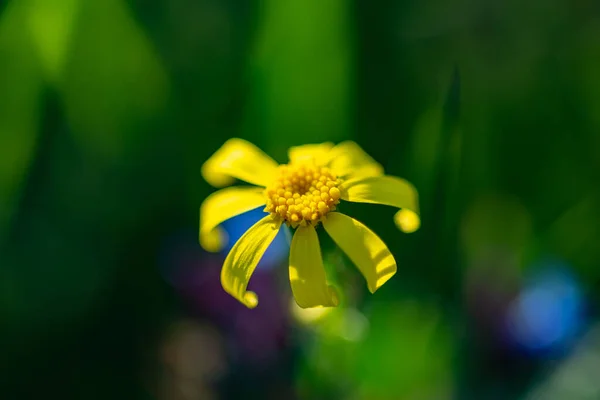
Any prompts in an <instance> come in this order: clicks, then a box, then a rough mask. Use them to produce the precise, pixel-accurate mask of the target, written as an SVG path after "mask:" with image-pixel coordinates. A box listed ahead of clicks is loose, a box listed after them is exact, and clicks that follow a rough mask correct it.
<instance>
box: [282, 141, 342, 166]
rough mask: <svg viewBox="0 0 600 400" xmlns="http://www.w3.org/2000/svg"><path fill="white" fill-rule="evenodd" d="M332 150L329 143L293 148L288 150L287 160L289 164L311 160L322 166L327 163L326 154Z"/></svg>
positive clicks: (331, 144)
mask: <svg viewBox="0 0 600 400" xmlns="http://www.w3.org/2000/svg"><path fill="white" fill-rule="evenodd" d="M332 148H333V143H331V142H325V143H319V144H305V145H302V146H294V147H290V148H289V150H288V158H289V159H290V162H302V161H306V160H313V161H314V162H315V163H316V164H317V165H323V164H325V163H327V161H328V153H329V151H330V150H331V149H332Z"/></svg>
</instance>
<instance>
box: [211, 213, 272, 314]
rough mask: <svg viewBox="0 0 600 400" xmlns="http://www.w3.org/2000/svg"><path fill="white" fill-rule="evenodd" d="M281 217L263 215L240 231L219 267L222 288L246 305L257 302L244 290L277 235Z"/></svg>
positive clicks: (254, 297)
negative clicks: (245, 229) (247, 227)
mask: <svg viewBox="0 0 600 400" xmlns="http://www.w3.org/2000/svg"><path fill="white" fill-rule="evenodd" d="M280 227H281V221H279V220H274V219H273V217H271V216H270V215H267V216H266V217H264V218H263V219H261V220H260V221H258V222H257V223H256V224H254V225H252V226H251V227H250V229H248V230H247V231H246V233H244V234H243V235H242V237H241V238H240V239H239V240H238V241H237V242H236V243H235V244H234V245H233V248H232V249H231V251H230V252H229V254H227V258H225V262H224V263H223V269H222V270H221V284H222V285H223V289H225V291H226V292H227V293H229V294H230V295H232V296H233V297H235V298H236V299H238V300H239V301H240V302H242V303H243V304H244V305H245V306H246V307H248V308H254V307H256V306H257V305H258V297H257V296H256V293H254V292H247V291H246V288H247V287H248V282H249V281H250V277H251V276H252V273H253V272H254V269H255V268H256V266H257V265H258V262H259V261H260V259H261V258H262V256H263V254H265V251H266V250H267V248H268V247H269V245H270V244H271V242H272V241H273V239H275V236H277V232H279V228H280Z"/></svg>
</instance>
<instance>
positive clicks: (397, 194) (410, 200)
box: [342, 175, 420, 233]
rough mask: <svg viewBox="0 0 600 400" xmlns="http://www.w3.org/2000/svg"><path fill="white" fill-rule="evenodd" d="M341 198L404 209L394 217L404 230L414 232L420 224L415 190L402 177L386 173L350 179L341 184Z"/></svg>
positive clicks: (417, 198)
mask: <svg viewBox="0 0 600 400" xmlns="http://www.w3.org/2000/svg"><path fill="white" fill-rule="evenodd" d="M342 199H343V200H346V201H352V202H355V203H373V204H385V205H388V206H392V207H397V208H401V209H403V211H404V210H406V211H404V212H403V213H397V214H396V216H395V217H394V221H395V222H396V224H397V225H398V227H399V228H400V229H401V230H402V231H404V232H407V233H410V232H414V231H415V230H417V229H418V228H419V226H420V220H419V197H418V194H417V190H416V189H415V187H414V186H413V185H412V184H411V183H409V182H408V181H406V180H404V179H400V178H397V177H395V176H387V175H385V176H368V177H361V178H355V179H350V180H348V181H345V182H344V183H343V184H342Z"/></svg>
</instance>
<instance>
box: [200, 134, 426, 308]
mask: <svg viewBox="0 0 600 400" xmlns="http://www.w3.org/2000/svg"><path fill="white" fill-rule="evenodd" d="M288 155H289V160H290V161H289V163H288V164H285V165H277V163H276V162H275V161H273V159H271V158H270V157H269V156H267V155H266V154H264V153H263V152H262V151H261V150H260V149H258V148H257V147H256V146H254V145H252V144H251V143H249V142H247V141H245V140H242V139H230V140H228V141H227V142H226V143H225V144H224V145H223V146H222V147H221V148H220V149H219V150H217V152H216V153H215V154H213V156H212V157H210V159H208V160H207V161H206V163H204V165H203V166H202V175H203V176H204V178H205V179H206V181H207V182H208V183H210V184H212V185H213V186H216V187H223V186H226V185H229V184H231V183H233V182H234V180H235V179H240V180H242V181H246V182H248V183H251V184H254V185H257V186H258V187H253V186H240V187H235V186H234V187H230V188H226V189H222V190H219V191H217V192H215V193H213V194H212V195H210V196H209V197H208V198H206V200H205V201H204V203H203V204H202V206H201V208H200V244H201V245H202V246H203V247H204V248H205V249H206V250H209V251H218V250H220V249H221V248H222V247H223V246H224V244H225V242H226V239H227V238H226V237H225V232H224V231H223V230H222V229H221V228H220V227H219V225H220V224H221V223H222V222H223V221H225V220H227V219H229V218H232V217H234V216H236V215H239V214H241V213H244V212H246V211H250V210H252V209H254V208H256V207H259V206H261V205H264V206H265V211H266V212H268V213H269V214H268V215H267V216H265V217H264V218H263V219H261V220H260V221H258V222H257V223H256V224H254V225H253V226H252V227H251V228H250V229H248V231H246V233H244V235H242V237H241V238H240V239H239V240H238V241H237V243H235V245H234V246H233V248H232V249H231V251H230V252H229V254H228V255H227V257H226V259H225V262H224V264H223V269H222V271H221V283H222V285H223V288H224V289H225V291H226V292H227V293H229V294H231V295H232V296H233V297H235V298H236V299H238V300H239V301H240V302H242V303H243V304H245V305H246V306H247V307H249V308H254V307H256V305H257V304H258V297H257V296H256V294H255V293H253V292H250V291H247V290H246V288H247V286H248V282H249V280H250V277H251V276H252V273H253V272H254V269H255V268H256V265H257V264H258V262H259V261H260V259H261V258H262V256H263V254H264V252H265V251H266V250H267V248H268V247H269V245H270V244H271V242H272V241H273V239H274V238H275V236H276V235H277V232H278V231H279V228H280V227H281V225H282V224H283V223H285V224H287V225H288V226H290V227H291V228H293V229H295V232H294V236H293V238H292V243H291V247H290V258H289V276H290V284H291V287H292V293H293V294H294V298H295V299H296V302H297V303H298V305H299V306H300V307H302V308H310V307H319V306H325V307H331V306H337V305H338V303H339V299H338V295H337V293H336V291H335V289H334V288H333V287H332V286H330V285H329V284H328V283H327V277H326V276H325V270H324V268H323V260H322V258H321V249H320V246H319V240H318V238H317V232H316V230H315V228H316V227H317V226H318V225H319V224H322V225H323V228H325V231H326V232H327V233H328V234H329V235H330V236H331V238H332V239H333V241H334V242H335V243H336V244H337V245H338V246H339V247H340V248H341V249H342V250H343V251H344V252H345V253H346V255H347V256H348V257H349V258H350V260H351V261H352V262H353V263H354V264H355V265H356V266H357V267H358V269H359V270H360V272H361V273H362V274H363V276H364V277H365V279H366V281H367V286H368V288H369V290H370V291H371V293H373V292H375V291H376V290H377V289H378V288H380V287H381V286H382V285H383V284H384V283H385V282H386V281H387V280H388V279H390V278H391V277H392V276H393V275H394V274H395V273H396V261H395V260H394V257H393V256H392V254H391V253H390V251H389V250H388V248H387V246H386V245H385V243H383V241H382V240H381V239H380V238H379V237H378V236H377V235H376V234H375V233H373V232H372V231H371V230H370V229H369V228H367V227H366V226H365V225H363V224H362V223H361V222H359V221H357V220H355V219H353V218H351V217H348V216H346V215H344V214H341V213H339V212H336V209H337V207H338V206H339V204H340V201H342V200H343V201H350V202H358V203H375V204H385V205H389V206H393V207H397V208H400V209H401V210H400V211H398V213H396V215H395V217H394V221H395V222H396V225H397V226H398V227H399V228H400V229H401V230H403V231H404V232H412V231H415V230H416V229H418V227H419V224H420V220H419V216H418V200H417V191H416V190H415V188H414V187H413V186H412V185H411V184H410V183H408V182H407V181H405V180H403V179H400V178H396V177H393V176H387V175H384V174H383V168H382V167H381V165H380V164H378V163H377V162H375V160H373V159H372V158H371V157H370V156H369V155H368V154H366V153H365V152H364V151H363V150H362V149H361V148H360V147H359V146H358V145H357V144H356V143H354V142H350V141H347V142H342V143H340V144H338V145H336V146H334V145H333V144H332V143H323V144H310V145H304V146H298V147H292V148H290V150H289V154H288Z"/></svg>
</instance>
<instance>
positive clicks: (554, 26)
mask: <svg viewBox="0 0 600 400" xmlns="http://www.w3.org/2000/svg"><path fill="white" fill-rule="evenodd" d="M599 132H600V7H598V4H597V2H594V1H591V0H580V1H566V0H562V1H561V0H532V1H529V2H520V1H516V0H509V1H504V2H493V1H489V0H473V1H469V0H455V1H442V0H430V1H412V0H407V1H391V0H376V1H363V0H360V1H344V0H329V1H320V0H304V1H301V0H289V1H287V0H286V1H280V0H268V1H250V2H246V1H234V0H224V1H217V0H154V1H142V0H10V1H6V0H4V1H0V321H1V322H0V325H1V326H2V328H0V332H1V333H0V340H1V343H2V347H1V349H0V357H1V362H0V368H1V370H0V385H1V386H0V398H3V399H7V400H12V399H33V398H40V397H44V398H57V399H67V398H69V399H70V398H73V399H107V398H114V399H121V398H122V399H138V398H139V399H155V398H156V399H205V398H206V399H210V398H240V397H245V398H263V399H281V398H302V399H304V398H310V399H313V398H314V399H319V398H342V399H410V400H421V399H434V400H444V399H459V400H463V399H483V400H486V399H491V400H494V399H509V400H510V399H521V398H524V399H526V398H528V396H532V393H536V392H535V391H536V390H538V389H539V388H540V387H545V386H544V385H554V386H552V387H553V388H554V389H553V390H552V391H550V392H549V393H550V394H548V393H547V394H546V397H541V398H542V399H554V398H556V399H561V400H563V399H574V400H577V399H588V398H589V399H595V398H600V387H599V386H598V384H597V383H596V382H595V381H594V379H593V378H590V377H589V374H586V373H585V371H593V370H594V367H595V368H596V370H597V368H598V366H599V365H598V361H595V363H592V364H585V367H581V366H580V365H579V364H577V362H578V361H577V360H579V358H577V357H576V355H577V354H578V353H577V349H580V348H581V346H584V347H583V348H584V349H587V350H585V351H586V352H588V353H591V352H592V351H593V349H595V348H596V349H597V346H598V344H594V343H595V342H594V340H593V339H594V338H596V337H597V334H594V332H595V331H594V330H593V327H594V326H595V321H596V320H597V317H596V315H595V314H594V309H595V307H596V306H597V304H598V295H597V293H598V292H597V288H598V283H599V275H600V268H599V267H600V263H599V261H600V245H598V243H599V240H600V228H599V226H600V225H599V224H598V221H600V190H599V187H600V186H599V184H598V183H599V182H600V179H599V173H600V133H599ZM230 137H242V138H245V139H247V140H249V141H251V142H253V143H255V144H256V145H257V146H259V147H261V148H262V149H263V150H264V151H266V152H267V153H269V154H270V155H272V156H273V157H274V158H275V159H276V160H277V161H279V162H285V160H286V149H287V148H288V147H289V146H292V145H299V144H304V143H318V142H323V141H334V142H339V141H342V140H346V139H350V140H354V141H356V142H357V143H359V144H360V145H361V146H362V147H363V148H364V149H365V150H366V151H367V152H368V153H369V154H371V155H372V156H373V157H374V158H375V159H376V160H377V161H378V162H380V163H381V164H382V165H384V167H385V168H386V172H387V173H388V174H390V175H396V176H401V177H403V178H406V179H408V180H409V181H411V182H413V183H414V184H415V186H416V187H417V188H418V190H419V195H420V206H421V213H422V227H421V229H420V230H419V231H417V232H415V233H412V234H409V235H406V234H403V233H401V232H399V231H398V230H397V229H396V228H395V227H394V225H393V222H392V216H393V213H394V210H392V209H389V208H387V207H372V206H368V205H347V206H345V207H344V210H343V211H344V212H347V213H348V214H350V215H352V216H355V217H356V218H357V219H359V220H361V221H364V222H365V223H366V224H367V225H368V226H369V227H370V228H372V229H373V230H374V231H376V232H377V233H378V234H379V235H380V236H381V237H382V238H383V239H384V240H385V241H386V243H387V244H388V245H389V247H390V249H391V250H392V252H393V253H394V255H395V257H396V259H397V261H398V273H397V275H396V276H395V277H394V278H393V279H392V280H391V281H389V282H388V283H387V284H386V285H385V286H384V287H383V288H382V289H381V290H380V291H378V292H377V293H376V294H375V295H372V296H371V295H370V294H368V291H367V288H366V285H364V283H363V282H362V281H361V279H362V278H361V277H360V276H359V275H358V273H357V272H356V271H355V270H354V268H353V267H352V265H351V264H350V263H348V262H347V260H346V259H345V258H344V257H343V256H342V255H341V253H340V252H339V251H338V250H336V249H335V247H334V246H333V244H332V242H331V241H327V239H326V238H323V242H322V243H323V249H324V254H325V258H326V263H327V266H328V268H329V270H330V274H331V276H332V277H334V278H332V279H334V280H335V282H336V283H337V284H338V285H339V286H340V287H341V289H342V291H343V293H345V299H344V308H343V309H342V310H336V311H335V312H333V313H332V314H330V315H329V316H328V317H324V318H323V319H322V320H320V322H316V323H308V322H306V321H305V320H298V318H297V317H295V314H293V313H291V312H290V311H289V302H290V290H289V285H288V284H287V268H286V267H287V266H286V263H285V259H284V260H283V261H281V262H280V265H277V266H275V267H272V268H271V269H268V270H265V271H262V272H260V273H261V274H262V277H261V279H262V278H264V279H266V280H267V282H270V283H268V284H267V287H268V289H265V292H263V293H262V294H261V292H260V290H259V291H258V294H259V296H260V298H261V304H260V305H259V307H258V308H257V309H256V310H255V311H247V310H245V309H243V307H242V306H241V305H238V304H236V303H231V302H229V299H228V298H227V297H226V296H224V295H223V294H222V293H221V291H220V290H219V289H220V288H219V283H218V267H219V265H220V263H221V262H222V260H223V255H222V254H221V255H210V256H209V255H207V254H205V253H203V252H202V251H201V250H200V248H199V246H198V244H197V240H196V238H197V228H198V226H197V225H198V209H199V206H200V204H201V202H202V200H203V199H204V198H205V197H206V196H207V195H208V194H210V193H211V192H212V191H213V189H212V188H210V187H209V185H208V184H207V183H206V182H204V181H203V179H202V177H201V175H200V168H201V165H202V163H203V162H204V161H205V160H206V159H207V158H208V157H209V156H210V155H211V154H212V153H213V152H214V151H215V150H216V149H217V148H218V147H219V146H220V145H221V144H222V143H223V142H225V140H227V139H228V138H230ZM165 254H166V255H165ZM182 257H183V258H185V259H186V261H185V262H186V263H192V264H193V265H194V266H195V267H194V268H197V269H203V268H204V269H206V270H210V271H217V273H216V275H215V274H213V275H210V278H209V281H208V282H209V283H206V282H205V283H203V285H205V286H201V287H198V288H196V289H195V290H196V291H199V292H201V293H195V294H192V297H193V296H194V295H199V296H204V297H202V300H193V299H192V300H190V294H189V293H188V292H186V293H182V291H181V290H180V289H181V288H180V286H178V285H174V284H173V282H171V281H170V280H169V276H171V275H169V273H170V272H169V271H171V272H172V271H173V270H175V269H176V267H175V266H174V264H177V263H178V262H179V261H178V260H181V258H182ZM186 257H187V258H186ZM545 260H560V261H559V263H560V264H561V265H564V266H565V267H564V269H563V270H564V271H563V272H564V273H565V274H568V275H569V276H571V279H572V281H573V282H575V283H573V285H574V286H575V287H576V288H577V293H580V296H581V302H582V304H584V305H585V306H583V305H582V306H581V310H580V309H579V308H578V309H577V310H576V311H573V312H572V313H575V314H577V313H579V312H580V313H581V316H580V319H581V323H580V324H579V325H578V326H579V329H578V330H577V333H576V334H574V337H573V338H572V340H571V341H570V342H569V343H568V344H567V343H566V342H565V343H562V342H561V344H560V346H559V344H558V342H557V343H556V345H553V346H550V347H552V349H550V350H552V351H550V350H548V349H547V351H541V352H540V351H532V350H531V349H529V350H527V349H523V348H522V347H519V346H517V345H515V344H514V343H513V341H511V339H510V338H508V337H507V333H506V332H509V331H510V330H507V329H506V327H505V322H504V321H505V320H506V316H507V315H509V314H510V313H509V310H511V307H513V305H514V304H515V303H514V302H515V301H516V299H518V298H519V294H520V293H524V290H525V289H526V288H527V287H528V285H530V284H532V283H531V282H534V283H533V284H535V279H536V278H535V276H538V275H536V274H543V273H544V272H545V271H546V270H548V271H549V270H551V269H552V268H551V266H549V264H548V263H550V264H552V263H554V261H552V262H547V261H545ZM552 265H554V264H552ZM165 271H167V272H165ZM532 276H533V277H532ZM207 279H208V278H207ZM207 286H210V290H209V289H206V287H207ZM192 292H194V290H192ZM569 293H570V292H569ZM548 298H550V299H551V300H552V301H556V302H558V303H560V302H561V301H563V300H564V299H565V298H568V296H567V295H565V293H563V292H561V291H560V290H557V291H554V292H553V291H551V293H550V294H549V297H548ZM564 301H566V300H564ZM269 304H270V305H269ZM536 304H537V303H536ZM553 304H554V303H553ZM560 304H563V303H560ZM546 306H548V304H547V303H543V302H542V303H539V304H538V305H536V307H537V308H536V310H537V311H536V312H537V314H538V315H550V316H549V317H548V318H549V319H550V325H551V326H554V327H556V325H557V324H558V325H561V326H562V325H564V326H567V325H568V324H569V323H570V322H569V321H571V320H567V322H565V320H563V319H560V317H561V315H562V314H561V313H560V312H556V311H555V309H554V308H548V309H545V308H544V307H546ZM548 307H551V306H548ZM261 308H262V310H260V309H261ZM569 310H570V309H568V310H567V311H565V310H564V309H562V311H563V313H566V314H568V315H571V314H569V312H571V311H569ZM253 313H254V314H253ZM544 313H545V314H544ZM534 314H535V313H534ZM577 315H579V314H577ZM552 318H558V319H552ZM265 321H278V322H277V326H276V327H275V328H273V327H272V326H270V325H268V324H266V325H265ZM302 321H304V322H302ZM574 324H575V323H574V322H573V323H572V324H571V325H573V326H574ZM569 326H570V325H569ZM274 331H276V334H275V333H274ZM544 332H545V331H544ZM244 338H245V339H244ZM261 338H262V339H261ZM590 338H591V339H590ZM259 343H260V344H259ZM260 346H263V347H260ZM586 346H587V347H586ZM590 362H591V361H590ZM561 367H565V368H566V369H567V371H569V373H571V374H573V376H574V378H573V379H574V380H571V381H568V382H567V381H566V380H565V379H566V378H565V379H563V380H562V381H561V380H560V379H558V378H556V376H555V375H554V371H555V369H556V368H561ZM563 381H564V382H563ZM561 382H562V383H561ZM565 382H567V383H565ZM557 385H558V386H557ZM561 385H562V386H561ZM569 385H570V386H569ZM557 387H558V389H557ZM560 390H563V392H561V391H560ZM561 393H562V394H561ZM565 393H566V394H565ZM590 393H591V394H590ZM552 395H554V396H558V397H551V396H552ZM596 395H598V396H597V397H595V396H596ZM585 396H591V397H585Z"/></svg>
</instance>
